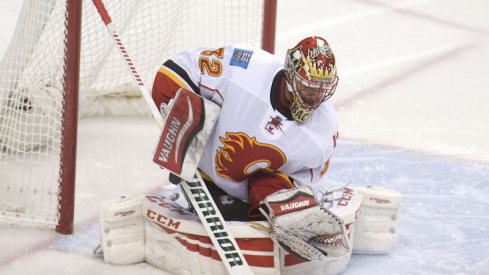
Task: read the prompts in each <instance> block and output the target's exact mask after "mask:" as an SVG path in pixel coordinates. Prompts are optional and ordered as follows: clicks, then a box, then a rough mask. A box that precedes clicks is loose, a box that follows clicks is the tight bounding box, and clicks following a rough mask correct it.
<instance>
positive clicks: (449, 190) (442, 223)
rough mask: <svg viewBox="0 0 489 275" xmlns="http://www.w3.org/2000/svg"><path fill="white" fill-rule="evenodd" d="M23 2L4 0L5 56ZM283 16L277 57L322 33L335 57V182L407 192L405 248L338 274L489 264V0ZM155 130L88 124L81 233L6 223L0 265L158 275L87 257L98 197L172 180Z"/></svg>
mask: <svg viewBox="0 0 489 275" xmlns="http://www.w3.org/2000/svg"><path fill="white" fill-rule="evenodd" d="M20 2H21V1H13V0H12V1H7V0H3V1H1V2H0V15H1V16H0V22H1V23H2V27H1V28H0V38H1V40H0V56H3V53H4V52H5V50H6V47H7V45H8V41H9V40H10V39H11V36H12V33H13V29H14V27H15V20H16V17H17V15H16V13H17V14H18V12H19V11H20V6H21V3H20ZM277 20H278V24H277V25H278V27H277V40H276V54H277V55H278V56H280V57H284V56H285V51H286V49H288V48H290V47H293V46H294V45H295V44H296V43H297V42H298V41H299V40H301V39H302V38H304V37H306V36H309V35H319V36H323V37H325V38H326V39H327V40H328V41H329V42H330V44H331V47H332V49H333V51H334V53H335V55H336V58H337V62H338V63H337V64H338V70H339V76H340V83H339V86H338V90H337V92H336V94H335V96H333V98H332V99H331V101H332V103H333V105H334V106H335V107H336V108H337V111H338V115H339V122H340V128H339V131H340V139H341V141H340V142H339V145H338V146H337V148H336V151H335V153H334V155H333V158H332V161H331V165H330V169H329V171H328V173H327V177H328V187H331V188H334V187H339V186H341V185H343V184H345V183H347V182H349V181H350V180H352V185H353V186H365V185H372V186H378V187H382V188H388V189H394V190H396V191H398V192H400V193H401V194H402V196H403V204H402V210H401V219H400V233H399V234H400V235H399V236H400V238H399V245H398V247H397V248H396V249H395V250H393V251H392V252H390V253H388V254H384V255H353V256H352V258H351V261H350V263H349V266H348V267H347V269H346V270H345V272H344V273H343V274H376V275H378V274H467V275H469V274H470V275H472V274H481V275H483V274H489V233H488V232H489V199H488V196H489V187H488V186H489V166H488V165H489V142H488V141H489V134H488V132H489V115H488V111H487V107H486V105H487V102H488V101H489V90H488V89H489V78H488V77H487V73H488V72H489V45H488V44H489V43H488V42H489V28H488V27H489V2H487V1H483V0H470V1H462V0H452V1H442V0H419V1H416V0H414V1H407V0H401V1H387V0H343V1H337V0H310V1H292V0H280V1H279V3H278V17H277ZM158 134H159V131H158V129H157V126H156V124H155V123H154V122H153V121H152V120H151V119H149V118H134V119H127V118H89V119H84V120H82V121H80V129H79V144H78V146H79V153H78V154H79V160H78V163H77V168H78V171H77V180H78V185H77V195H76V210H75V211H76V212H75V233H74V234H73V235H71V236H63V235H59V234H56V233H54V232H50V231H37V230H29V229H13V228H2V229H0V274H116V273H117V274H134V273H141V272H144V273H145V274H162V272H161V270H159V269H156V268H153V267H152V266H150V265H147V264H138V265H131V266H112V265H108V264H105V263H104V262H103V260H102V258H101V257H100V256H98V255H93V254H92V250H93V249H94V248H95V247H96V246H97V245H98V208H99V207H100V205H101V204H102V203H103V202H105V201H107V200H109V199H112V198H115V197H118V196H121V195H126V194H130V195H132V194H139V193H144V192H162V190H164V189H165V188H171V186H170V185H168V183H167V181H166V174H165V173H164V172H162V171H161V170H159V168H157V167H155V166H154V165H153V164H152V162H151V158H152V150H153V148H154V145H155V144H156V140H157V138H158ZM108 156H112V157H108ZM60 263H63V265H61V264H60Z"/></svg>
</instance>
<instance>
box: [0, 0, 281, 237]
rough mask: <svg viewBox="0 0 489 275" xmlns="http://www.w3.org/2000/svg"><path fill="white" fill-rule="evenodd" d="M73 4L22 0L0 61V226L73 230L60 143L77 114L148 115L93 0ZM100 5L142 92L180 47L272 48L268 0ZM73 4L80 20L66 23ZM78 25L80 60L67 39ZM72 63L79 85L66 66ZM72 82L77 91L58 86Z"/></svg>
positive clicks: (69, 165)
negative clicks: (229, 45) (141, 84)
mask: <svg viewBox="0 0 489 275" xmlns="http://www.w3.org/2000/svg"><path fill="white" fill-rule="evenodd" d="M76 2H77V1H71V0H24V3H23V7H22V10H21V13H20V16H19V19H18V22H17V27H16V30H15V32H14V36H13V38H12V41H11V43H10V45H9V47H8V49H7V51H6V53H5V55H4V57H3V59H2V61H1V63H0V149H1V151H0V224H1V225H12V226H25V225H27V226H34V227H42V228H53V229H56V230H57V231H59V232H62V233H71V231H72V226H73V225H72V223H73V213H72V212H73V204H74V202H73V200H74V199H73V198H74V194H73V192H74V188H73V184H74V183H73V182H71V181H73V180H74V179H73V180H71V179H69V178H68V179H66V178H65V177H64V176H65V175H70V174H71V173H72V172H70V171H71V170H74V169H75V165H74V164H75V161H74V160H72V159H71V160H70V159H69V158H65V157H66V155H67V153H66V151H65V150H66V147H68V146H67V145H66V144H69V143H71V144H72V147H73V143H74V147H75V148H76V120H77V119H78V118H83V117H87V116H94V115H124V116H128V115H143V116H149V115H150V112H149V109H148V108H147V106H146V104H145V102H144V100H143V99H142V98H141V95H140V92H139V89H138V87H137V86H136V85H135V84H134V83H133V80H132V76H131V74H130V73H129V72H128V71H127V68H126V67H125V64H124V62H123V60H121V57H120V54H119V53H118V50H117V48H116V47H115V46H114V43H113V41H112V38H111V37H110V35H109V33H108V32H107V30H106V28H105V26H104V24H103V22H102V20H101V18H100V15H99V14H98V13H97V11H96V9H95V7H94V5H93V3H92V0H83V1H82V2H83V3H82V7H81V8H80V7H77V5H78V4H76ZM103 2H104V4H105V6H106V8H107V10H108V12H109V14H110V16H111V18H112V21H113V22H114V24H115V25H116V26H117V29H118V33H119V35H120V36H121V37H122V38H123V39H124V43H125V47H126V48H127V50H128V51H129V53H130V54H131V58H132V60H133V62H134V63H135V65H136V66H137V68H138V72H139V73H140V75H141V76H142V78H143V81H144V83H145V85H146V86H147V87H148V89H149V90H151V87H152V82H153V79H154V77H155V74H156V72H157V69H158V67H159V66H160V65H161V64H162V63H163V62H164V61H165V60H166V59H168V58H169V57H171V56H172V55H173V54H175V53H177V52H179V51H182V50H184V49H187V48H192V47H196V46H216V47H217V46H222V45H224V44H227V43H243V44H247V45H252V46H257V47H262V48H264V49H266V50H268V51H273V46H274V28H275V25H274V20H275V8H276V0H275V1H269V0H239V1H237V0H233V1H227V0H212V1H199V0H189V1H181V0H164V1H163V0H124V1H118V0H104V1H103ZM78 6H79V5H78ZM77 9H78V10H79V9H82V13H81V14H82V19H81V24H79V23H77V21H76V20H75V21H74V22H75V23H73V21H70V18H71V17H73V12H74V11H76V10H77ZM75 14H76V13H75ZM78 14H79V12H78ZM78 22H79V21H78ZM268 22H271V23H268ZM80 26H81V28H80ZM80 29H81V30H80ZM68 30H70V31H68ZM77 31H79V32H81V34H80V35H79V36H78V37H81V46H80V52H79V55H80V57H79V58H77V54H76V52H77V50H76V48H77V47H76V45H75V46H73V45H71V46H70V43H72V41H73V40H70V39H69V38H67V37H69V34H72V35H73V32H77ZM75 37H76V35H75ZM264 37H265V39H264ZM75 41H76V39H75ZM73 52H74V54H73ZM73 59H76V60H75V61H73ZM70 60H71V63H70ZM78 62H79V64H80V69H79V73H76V75H79V85H77V84H78V82H77V81H76V78H75V80H73V79H74V78H73V77H72V74H69V73H67V71H68V70H70V69H73V67H76V65H77V64H78ZM73 64H74V65H73ZM74 85H75V86H77V87H79V90H78V91H79V92H78V96H77V95H76V93H75V94H74V95H73V94H71V93H66V92H65V91H68V90H70V89H73V86H74ZM75 90H76V89H75ZM73 97H76V98H75V99H73ZM73 102H74V103H73ZM70 112H71V113H73V112H75V115H70V119H73V120H74V121H69V120H68V118H67V113H70ZM77 116H78V118H77ZM73 124H74V125H73ZM69 154H70V155H72V153H71V152H70V153H69ZM66 186H71V188H67V189H64V188H66ZM63 201H64V202H63ZM64 205H67V206H64ZM65 208H67V209H65Z"/></svg>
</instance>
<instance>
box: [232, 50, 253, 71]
mask: <svg viewBox="0 0 489 275" xmlns="http://www.w3.org/2000/svg"><path fill="white" fill-rule="evenodd" d="M252 55H253V51H249V50H243V49H238V48H236V49H234V52H233V57H232V58H231V63H229V65H231V66H238V67H241V68H244V69H248V64H249V63H250V60H251V56H252Z"/></svg>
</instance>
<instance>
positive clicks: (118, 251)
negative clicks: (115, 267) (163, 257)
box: [100, 195, 145, 264]
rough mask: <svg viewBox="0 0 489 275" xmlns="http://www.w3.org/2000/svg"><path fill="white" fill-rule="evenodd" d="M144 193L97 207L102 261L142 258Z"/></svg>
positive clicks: (135, 261) (113, 262)
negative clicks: (98, 208) (98, 209)
mask: <svg viewBox="0 0 489 275" xmlns="http://www.w3.org/2000/svg"><path fill="white" fill-rule="evenodd" d="M142 202H143V195H140V196H135V197H123V198H118V199H114V200H111V201H108V202H106V203H104V204H103V205H102V207H101V209H100V239H101V248H102V251H103V254H104V260H105V262H107V263H109V264H135V263H140V262H142V261H144V256H145V231H144V218H143V216H142V215H141V214H142V212H141V210H142Z"/></svg>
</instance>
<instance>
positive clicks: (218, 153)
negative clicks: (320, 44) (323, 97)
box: [160, 44, 337, 201]
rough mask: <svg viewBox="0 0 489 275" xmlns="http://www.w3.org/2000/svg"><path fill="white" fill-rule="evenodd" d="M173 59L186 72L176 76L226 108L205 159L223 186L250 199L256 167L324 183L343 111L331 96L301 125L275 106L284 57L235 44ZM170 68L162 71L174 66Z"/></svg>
mask: <svg viewBox="0 0 489 275" xmlns="http://www.w3.org/2000/svg"><path fill="white" fill-rule="evenodd" d="M171 61H173V62H174V64H176V65H177V66H176V67H180V68H181V69H183V70H184V71H185V72H186V74H187V75H186V76H185V77H180V76H175V77H178V78H179V80H180V81H181V82H182V83H184V84H186V86H187V87H188V88H189V89H190V90H194V91H196V89H198V90H197V91H196V92H198V93H200V95H201V96H202V97H204V98H206V99H209V100H211V101H213V102H214V103H216V104H218V105H219V106H221V114H220V116H219V120H218V121H217V123H216V125H215V128H214V130H213V132H212V134H211V136H210V138H209V140H208V141H207V144H206V146H205V149H204V153H203V155H202V158H201V160H200V163H199V168H200V169H201V170H202V172H204V173H205V174H207V175H208V176H209V177H211V178H212V180H213V181H214V182H215V183H216V185H217V186H219V187H220V188H222V189H223V190H224V191H225V192H227V193H228V194H230V195H231V196H234V197H236V198H239V199H242V200H244V201H248V180H247V178H248V177H249V176H250V175H251V174H253V172H255V171H256V170H257V169H269V170H271V171H278V172H281V173H283V174H285V175H287V176H289V177H291V178H293V179H294V184H295V185H296V186H299V185H304V184H315V183H320V179H321V176H322V174H324V172H325V170H326V169H327V165H328V163H329V158H330V157H331V154H332V153H333V150H334V147H335V146H336V138H337V116H336V111H335V110H334V108H333V106H332V105H331V104H330V102H329V101H326V102H324V103H323V104H321V106H320V107H319V108H318V109H316V110H315V111H314V112H313V113H312V114H311V115H310V117H309V119H308V120H307V122H306V123H304V124H298V123H297V122H295V121H294V120H288V119H287V118H286V117H285V116H283V115H282V114H281V113H280V112H278V111H277V110H275V109H274V108H273V106H272V103H271V96H270V93H271V87H272V82H273V81H274V79H275V77H276V76H277V75H278V74H280V73H283V69H284V65H283V61H282V60H280V59H279V58H277V57H276V56H274V55H271V54H269V53H267V52H265V51H263V50H261V49H258V48H252V47H247V46H241V45H234V44H233V45H228V46H225V47H223V48H220V49H216V48H206V47H199V48H195V49H191V50H188V51H184V52H182V53H179V54H177V55H175V56H174V57H172V58H171ZM165 65H167V66H168V62H167V63H165ZM165 65H163V66H162V67H161V69H160V71H161V70H168V69H171V70H173V71H175V68H170V66H168V67H167V66H165ZM177 73H180V74H181V71H180V72H177Z"/></svg>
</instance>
